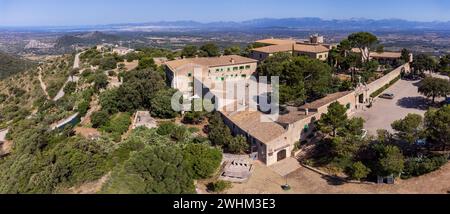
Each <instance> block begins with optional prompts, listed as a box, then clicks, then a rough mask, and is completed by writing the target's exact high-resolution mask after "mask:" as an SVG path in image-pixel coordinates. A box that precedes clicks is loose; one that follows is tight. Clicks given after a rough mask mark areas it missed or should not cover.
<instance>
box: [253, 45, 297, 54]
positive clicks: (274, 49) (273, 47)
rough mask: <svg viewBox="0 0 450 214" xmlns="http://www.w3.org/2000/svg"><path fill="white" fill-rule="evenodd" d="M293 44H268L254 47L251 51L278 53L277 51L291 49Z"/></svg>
mask: <svg viewBox="0 0 450 214" xmlns="http://www.w3.org/2000/svg"><path fill="white" fill-rule="evenodd" d="M292 46H293V44H284V45H270V46H266V47H261V48H254V49H253V51H257V52H262V53H269V54H273V53H279V52H288V51H292V50H293V47H292Z"/></svg>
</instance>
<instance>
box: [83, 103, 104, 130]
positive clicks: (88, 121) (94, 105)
mask: <svg viewBox="0 0 450 214" xmlns="http://www.w3.org/2000/svg"><path fill="white" fill-rule="evenodd" d="M89 106H90V108H89V110H88V111H87V113H86V115H85V116H84V117H83V118H82V120H81V122H80V124H81V125H82V126H89V125H90V124H91V116H92V114H93V113H94V112H96V111H99V110H100V105H99V104H98V97H96V96H94V97H93V99H92V101H91V103H89Z"/></svg>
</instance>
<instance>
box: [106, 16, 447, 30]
mask: <svg viewBox="0 0 450 214" xmlns="http://www.w3.org/2000/svg"><path fill="white" fill-rule="evenodd" d="M111 26H113V27H119V28H126V27H138V28H144V27H145V26H149V27H151V26H154V27H170V28H177V27H178V28H208V29H217V28H300V29H317V30H320V29H328V30H330V29H331V30H336V29H346V30H352V29H366V30H370V29H378V30H383V29H397V30H402V29H403V30H405V29H435V30H450V21H447V22H437V21H436V22H418V21H407V20H402V19H382V20H373V19H345V20H337V19H333V20H325V19H321V18H284V19H272V18H264V19H253V20H249V21H243V22H210V23H201V22H195V21H173V22H150V23H139V24H124V25H111Z"/></svg>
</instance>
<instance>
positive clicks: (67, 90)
mask: <svg viewBox="0 0 450 214" xmlns="http://www.w3.org/2000/svg"><path fill="white" fill-rule="evenodd" d="M76 90H77V83H75V82H68V83H67V85H66V86H65V87H64V93H66V94H72V93H73V92H75V91H76Z"/></svg>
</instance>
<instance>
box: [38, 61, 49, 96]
mask: <svg viewBox="0 0 450 214" xmlns="http://www.w3.org/2000/svg"><path fill="white" fill-rule="evenodd" d="M38 69H39V72H38V73H39V76H38V78H39V82H40V84H41V88H42V90H43V91H44V94H45V96H47V99H49V100H50V99H51V98H50V95H48V92H47V86H46V85H45V83H44V81H43V80H42V68H41V67H39V68H38Z"/></svg>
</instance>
